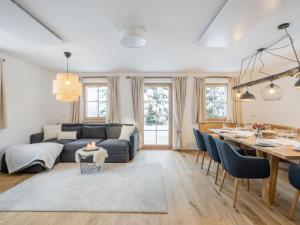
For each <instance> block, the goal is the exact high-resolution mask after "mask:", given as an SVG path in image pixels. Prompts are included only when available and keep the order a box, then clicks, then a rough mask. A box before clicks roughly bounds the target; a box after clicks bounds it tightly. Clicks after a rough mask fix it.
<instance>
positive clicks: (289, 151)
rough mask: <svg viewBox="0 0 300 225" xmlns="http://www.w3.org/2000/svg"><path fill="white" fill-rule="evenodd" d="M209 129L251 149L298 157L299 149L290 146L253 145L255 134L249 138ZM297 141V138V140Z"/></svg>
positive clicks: (284, 157) (279, 155)
mask: <svg viewBox="0 0 300 225" xmlns="http://www.w3.org/2000/svg"><path fill="white" fill-rule="evenodd" d="M209 131H211V132H213V133H215V134H218V135H219V136H221V137H224V138H226V139H228V140H231V141H234V142H237V143H239V144H243V145H246V146H249V147H251V148H253V149H256V150H259V151H262V152H266V153H268V154H271V155H274V156H276V157H278V158H281V159H300V151H296V150H294V149H293V147H292V146H287V145H286V146H278V147H262V146H258V145H255V143H256V140H257V138H256V137H255V136H251V137H249V138H236V137H234V136H233V133H232V132H228V133H227V132H226V133H223V132H221V129H209ZM297 141H299V139H298V140H297Z"/></svg>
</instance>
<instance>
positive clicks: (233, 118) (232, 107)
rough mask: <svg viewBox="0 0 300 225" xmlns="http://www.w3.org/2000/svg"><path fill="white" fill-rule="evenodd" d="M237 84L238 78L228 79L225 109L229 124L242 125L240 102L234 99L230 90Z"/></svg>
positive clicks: (233, 94)
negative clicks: (226, 105)
mask: <svg viewBox="0 0 300 225" xmlns="http://www.w3.org/2000/svg"><path fill="white" fill-rule="evenodd" d="M238 84H239V78H238V77H231V78H228V93H229V95H228V97H229V98H228V107H227V122H230V123H237V124H242V123H243V112H242V105H241V101H240V100H239V99H238V98H237V97H236V95H235V92H234V91H233V90H232V88H233V87H234V86H237V85H238Z"/></svg>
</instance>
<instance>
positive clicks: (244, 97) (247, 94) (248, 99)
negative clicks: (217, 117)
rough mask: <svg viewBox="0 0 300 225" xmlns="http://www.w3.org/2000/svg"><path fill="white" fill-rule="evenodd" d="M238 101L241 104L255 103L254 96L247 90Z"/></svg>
mask: <svg viewBox="0 0 300 225" xmlns="http://www.w3.org/2000/svg"><path fill="white" fill-rule="evenodd" d="M240 100H241V101H243V102H253V101H255V96H254V95H253V94H251V93H250V92H249V91H248V90H247V91H246V92H245V93H244V94H242V95H241V97H240Z"/></svg>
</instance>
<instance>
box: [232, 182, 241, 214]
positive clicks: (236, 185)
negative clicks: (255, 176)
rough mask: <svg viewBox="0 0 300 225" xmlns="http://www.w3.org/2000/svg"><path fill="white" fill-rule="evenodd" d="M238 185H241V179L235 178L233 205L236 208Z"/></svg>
mask: <svg viewBox="0 0 300 225" xmlns="http://www.w3.org/2000/svg"><path fill="white" fill-rule="evenodd" d="M238 187H239V179H238V178H235V179H234V192H233V203H232V206H233V207H234V208H235V207H236V198H237V192H238Z"/></svg>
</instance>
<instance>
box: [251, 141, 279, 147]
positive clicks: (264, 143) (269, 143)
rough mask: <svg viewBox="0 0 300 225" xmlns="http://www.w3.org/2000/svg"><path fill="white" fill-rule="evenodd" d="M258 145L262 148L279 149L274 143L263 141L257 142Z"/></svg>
mask: <svg viewBox="0 0 300 225" xmlns="http://www.w3.org/2000/svg"><path fill="white" fill-rule="evenodd" d="M255 144H256V145H258V146H262V147H277V146H278V145H277V144H275V143H272V142H268V141H263V140H257V141H256V142H255Z"/></svg>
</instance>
